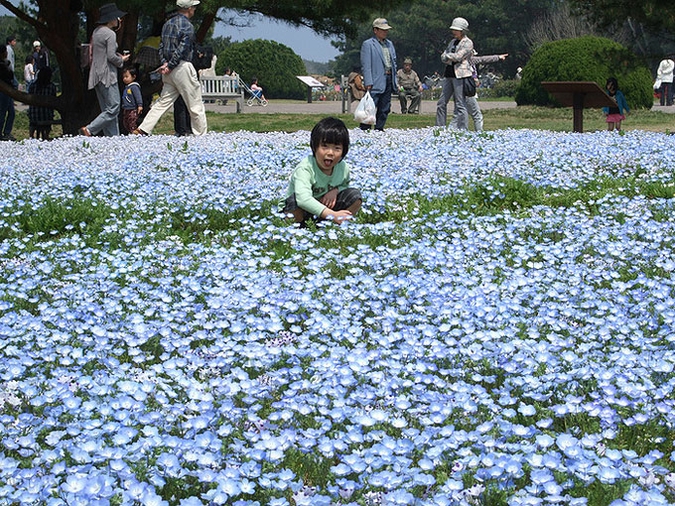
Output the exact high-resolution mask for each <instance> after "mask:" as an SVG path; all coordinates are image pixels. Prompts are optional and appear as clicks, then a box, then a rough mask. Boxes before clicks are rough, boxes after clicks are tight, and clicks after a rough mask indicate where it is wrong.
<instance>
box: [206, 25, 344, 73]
mask: <svg viewBox="0 0 675 506" xmlns="http://www.w3.org/2000/svg"><path fill="white" fill-rule="evenodd" d="M222 17H227V16H226V15H224V16H222ZM246 19H248V20H249V22H250V24H251V26H250V27H246V28H237V27H234V26H229V25H225V24H224V23H219V24H218V25H216V29H215V30H214V35H215V36H223V37H232V41H233V42H240V41H242V40H247V39H266V40H273V41H275V42H278V43H279V44H283V45H284V46H288V47H290V48H291V49H292V50H293V51H294V52H295V53H296V54H297V55H299V56H300V57H301V58H304V59H305V60H311V61H315V62H321V63H325V62H327V61H329V60H332V59H334V58H335V57H337V56H338V55H339V54H340V53H339V52H338V50H337V49H335V48H334V47H333V46H332V45H331V39H328V38H325V37H322V36H321V35H317V34H316V33H315V32H314V31H312V30H310V29H309V28H305V27H295V26H291V25H289V24H288V23H281V22H278V21H274V20H272V19H271V18H265V17H263V16H262V15H257V16H251V17H250V18H245V19H244V20H242V21H246Z"/></svg>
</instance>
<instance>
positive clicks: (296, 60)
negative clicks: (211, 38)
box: [216, 39, 307, 99]
mask: <svg viewBox="0 0 675 506" xmlns="http://www.w3.org/2000/svg"><path fill="white" fill-rule="evenodd" d="M225 67H230V68H231V69H233V70H235V71H236V72H237V73H238V74H239V76H240V77H241V78H242V79H243V80H244V82H246V84H247V85H250V84H251V79H253V78H254V77H257V78H258V81H259V84H260V86H262V87H263V89H264V93H265V97H266V98H268V99H270V98H297V99H301V98H302V97H304V96H305V94H306V89H305V86H304V85H303V84H302V83H301V82H300V81H299V80H298V79H297V78H296V76H302V75H305V74H306V73H307V71H306V70H305V64H304V63H303V62H302V58H300V57H299V56H298V55H297V54H295V53H294V52H293V50H292V49H291V48H289V47H288V46H284V45H283V44H279V43H278V42H274V41H270V40H262V39H255V40H245V41H243V42H236V43H233V44H230V45H229V46H227V47H226V48H225V49H224V50H223V51H221V53H220V54H219V55H218V63H217V64H216V73H218V74H223V73H224V71H225Z"/></svg>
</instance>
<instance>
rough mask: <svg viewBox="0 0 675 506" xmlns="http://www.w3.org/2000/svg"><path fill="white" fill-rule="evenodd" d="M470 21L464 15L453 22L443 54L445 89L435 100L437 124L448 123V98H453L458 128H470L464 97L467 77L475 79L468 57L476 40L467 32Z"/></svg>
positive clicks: (443, 124) (471, 54) (443, 82)
mask: <svg viewBox="0 0 675 506" xmlns="http://www.w3.org/2000/svg"><path fill="white" fill-rule="evenodd" d="M468 29H469V22H468V21H467V20H466V19H464V18H455V19H453V20H452V24H451V25H450V31H451V32H452V37H453V39H452V42H450V44H449V45H448V47H447V49H446V50H445V51H444V52H443V54H441V61H442V62H443V63H445V74H444V77H445V78H444V79H443V81H442V84H443V91H442V93H441V98H439V99H438V102H437V103H436V126H445V124H446V122H447V116H448V102H449V101H450V98H454V101H455V112H454V116H456V118H457V123H456V124H457V125H458V128H461V129H464V130H466V129H468V128H469V115H468V112H467V108H466V100H465V98H464V79H473V77H472V76H473V69H472V68H471V63H470V62H469V59H470V58H471V57H472V56H473V41H472V40H471V39H470V38H469V37H467V36H466V31H467V30H468Z"/></svg>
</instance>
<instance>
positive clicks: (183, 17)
mask: <svg viewBox="0 0 675 506" xmlns="http://www.w3.org/2000/svg"><path fill="white" fill-rule="evenodd" d="M197 5H199V0H177V2H176V6H177V7H178V13H177V14H176V15H175V16H173V17H172V18H170V19H169V20H168V21H167V22H166V23H164V26H163V27H162V40H161V42H160V44H159V56H160V60H161V61H162V66H161V67H160V68H159V73H160V74H161V75H162V82H163V84H164V86H163V87H162V93H161V95H160V97H159V100H157V102H156V103H155V104H154V105H153V107H152V108H151V109H150V112H148V114H147V115H146V116H145V119H144V120H143V123H141V124H140V126H139V127H138V128H137V129H136V130H135V131H134V132H132V133H135V134H138V135H148V134H151V133H152V131H153V129H154V128H155V126H156V125H157V122H158V121H159V119H160V118H161V117H162V115H163V114H164V113H165V112H166V111H168V110H169V108H170V107H171V106H173V103H174V102H175V101H176V99H177V98H178V97H179V96H180V97H183V100H184V101H185V105H186V106H187V108H188V111H189V112H190V123H191V126H192V133H193V134H194V135H203V134H205V133H206V130H207V125H206V112H205V110H204V103H203V102H202V87H201V84H200V83H199V79H198V77H197V71H196V70H195V68H194V66H193V65H192V63H191V62H192V51H193V49H194V33H195V30H194V27H193V26H192V23H190V19H191V18H192V17H193V16H194V15H195V10H196V8H197Z"/></svg>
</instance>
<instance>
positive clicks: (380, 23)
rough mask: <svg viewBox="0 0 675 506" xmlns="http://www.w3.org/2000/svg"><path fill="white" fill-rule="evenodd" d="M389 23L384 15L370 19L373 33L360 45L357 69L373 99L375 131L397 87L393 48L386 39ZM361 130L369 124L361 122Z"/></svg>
mask: <svg viewBox="0 0 675 506" xmlns="http://www.w3.org/2000/svg"><path fill="white" fill-rule="evenodd" d="M389 30H391V26H389V23H387V20H386V19H384V18H377V19H376V20H375V21H373V36H372V37H371V38H370V39H368V40H365V41H364V42H363V44H362V45H361V71H362V73H363V84H364V85H365V87H366V90H368V91H369V92H370V96H371V97H372V98H373V101H374V102H375V107H376V108H377V113H376V115H375V130H384V125H385V123H386V122H387V117H388V116H389V111H390V110H391V94H392V93H393V91H394V90H395V89H397V84H396V50H395V49H394V44H392V42H391V41H390V40H388V39H387V36H388V35H389ZM360 127H361V129H362V130H370V125H365V124H361V125H360Z"/></svg>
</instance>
